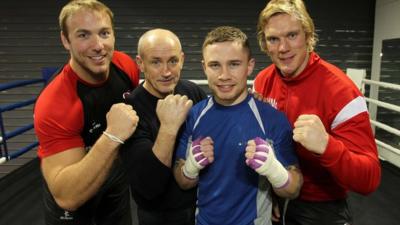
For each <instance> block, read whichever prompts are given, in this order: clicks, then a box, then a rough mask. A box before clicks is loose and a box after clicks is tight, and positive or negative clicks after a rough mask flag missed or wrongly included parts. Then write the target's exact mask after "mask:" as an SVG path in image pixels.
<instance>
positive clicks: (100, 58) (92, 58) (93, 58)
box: [89, 55, 106, 62]
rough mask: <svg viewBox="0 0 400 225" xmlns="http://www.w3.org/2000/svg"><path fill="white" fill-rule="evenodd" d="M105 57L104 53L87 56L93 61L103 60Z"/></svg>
mask: <svg viewBox="0 0 400 225" xmlns="http://www.w3.org/2000/svg"><path fill="white" fill-rule="evenodd" d="M105 57H106V56H105V55H98V56H89V58H90V59H91V60H93V61H95V62H101V61H103V60H104V58H105Z"/></svg>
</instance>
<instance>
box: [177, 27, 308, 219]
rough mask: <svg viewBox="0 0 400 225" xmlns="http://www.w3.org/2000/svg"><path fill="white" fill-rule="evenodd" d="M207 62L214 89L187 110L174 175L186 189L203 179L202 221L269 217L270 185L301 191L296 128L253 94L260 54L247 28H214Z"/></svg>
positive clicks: (286, 192) (288, 192)
mask: <svg viewBox="0 0 400 225" xmlns="http://www.w3.org/2000/svg"><path fill="white" fill-rule="evenodd" d="M202 64H203V69H204V72H205V74H206V75H207V79H208V84H209V88H210V89H211V90H212V92H213V96H211V97H209V98H208V99H206V100H203V101H201V102H199V103H198V104H196V105H195V106H194V107H193V108H192V109H191V111H190V113H189V116H188V118H187V121H186V127H185V131H184V132H183V134H182V136H181V139H180V142H179V146H178V150H177V153H176V159H177V161H176V165H175V170H174V175H175V178H176V180H177V182H178V184H179V185H180V186H181V187H182V188H184V189H186V188H191V187H194V186H195V185H196V184H198V202H197V214H196V222H197V224H198V225H211V224H224V225H228V224H232V225H233V224H234V225H240V224H246V225H248V224H263V225H264V224H271V208H272V204H271V194H270V190H271V186H272V189H273V191H274V192H275V193H276V194H277V195H279V196H281V197H286V198H295V197H296V196H297V195H298V193H299V190H300V187H301V184H302V175H301V173H300V171H299V169H298V167H297V157H296V155H295V153H294V149H293V142H292V128H291V126H290V125H289V122H288V120H287V118H286V117H285V116H284V114H283V113H281V112H279V111H277V110H275V109H274V108H273V107H271V106H270V105H268V104H265V103H264V102H262V101H259V100H257V99H255V98H254V97H253V96H251V95H249V94H248V92H247V77H248V76H249V75H250V74H251V73H252V71H253V68H254V64H255V61H254V59H253V58H252V57H251V51H250V47H249V43H248V40H247V37H246V35H245V34H244V33H243V32H242V31H240V30H239V29H237V28H234V27H226V26H223V27H218V28H216V29H214V30H212V31H211V32H210V33H208V35H207V37H206V39H205V41H204V44H203V61H202Z"/></svg>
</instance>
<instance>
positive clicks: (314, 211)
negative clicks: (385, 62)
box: [253, 0, 381, 225]
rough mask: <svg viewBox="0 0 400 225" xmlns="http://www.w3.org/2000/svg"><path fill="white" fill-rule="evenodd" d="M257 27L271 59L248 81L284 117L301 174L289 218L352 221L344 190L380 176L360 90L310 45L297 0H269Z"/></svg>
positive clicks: (365, 189)
mask: <svg viewBox="0 0 400 225" xmlns="http://www.w3.org/2000/svg"><path fill="white" fill-rule="evenodd" d="M257 31H258V33H257V37H258V41H259V44H260V47H261V49H262V50H263V51H264V52H266V53H267V54H268V55H269V56H270V58H271V60H272V62H273V64H272V65H270V66H268V67H267V68H265V69H264V70H262V71H261V72H260V73H259V74H258V75H257V77H256V79H255V81H254V87H253V88H254V90H255V91H256V92H258V93H259V94H261V95H262V96H263V97H264V98H265V99H267V100H268V101H269V102H270V103H271V104H272V105H273V106H274V107H276V108H277V109H279V110H281V111H283V112H284V113H285V114H286V115H287V116H288V118H289V120H290V122H291V123H292V126H293V128H294V130H293V139H294V140H295V141H296V142H297V144H296V151H297V154H298V157H299V161H300V167H301V170H302V172H303V175H304V184H303V187H302V190H301V192H300V196H299V198H298V199H296V200H293V201H290V202H289V204H288V205H287V212H286V218H285V219H286V224H302V225H303V224H307V225H308V224H315V225H317V224H318V225H321V224H324V225H330V224H332V225H333V224H341V225H343V224H346V223H351V221H352V218H351V213H350V212H349V209H348V205H347V202H346V196H347V192H348V191H354V192H358V193H361V194H369V193H371V192H373V191H374V190H376V188H377V187H378V185H379V183H380V176H381V169H380V163H379V160H378V156H377V148H376V144H375V140H374V135H373V133H372V130H371V125H370V122H369V114H368V111H367V106H366V103H365V100H364V97H363V96H362V94H361V93H360V91H359V90H358V89H357V87H356V86H355V85H354V84H353V83H352V81H351V80H350V79H349V78H348V77H347V76H346V74H344V73H343V72H342V71H341V70H340V69H339V68H337V67H335V66H334V65H331V64H329V63H328V62H326V61H324V60H323V59H321V58H320V57H319V56H318V55H317V54H316V53H315V52H314V46H315V44H316V37H315V30H314V24H313V21H312V19H311V18H310V16H309V14H308V13H307V11H306V8H305V5H304V3H303V2H302V0H290V1H289V0H272V1H270V2H269V3H268V4H267V6H266V7H265V9H263V10H262V11H261V13H260V15H259V20H258V25H257ZM275 212H276V213H275V216H277V217H279V212H278V211H275ZM281 221H282V220H281Z"/></svg>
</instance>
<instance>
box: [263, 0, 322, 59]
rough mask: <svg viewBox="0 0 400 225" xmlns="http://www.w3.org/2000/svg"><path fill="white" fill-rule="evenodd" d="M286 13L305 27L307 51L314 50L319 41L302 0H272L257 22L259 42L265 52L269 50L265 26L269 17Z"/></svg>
mask: <svg viewBox="0 0 400 225" xmlns="http://www.w3.org/2000/svg"><path fill="white" fill-rule="evenodd" d="M280 13H286V14H288V15H291V16H294V17H295V18H296V19H298V20H299V21H300V23H301V25H302V27H303V29H304V32H305V34H306V40H307V51H308V52H312V51H314V48H315V45H316V43H317V41H318V38H317V35H316V33H315V27H314V22H313V20H312V19H311V17H310V15H309V14H308V12H307V9H306V6H305V5H304V2H303V1H302V0H271V1H270V2H268V4H267V6H266V7H265V8H264V9H263V10H262V11H261V12H260V15H259V17H258V24H257V39H258V44H259V45H260V48H261V50H262V51H263V52H267V46H266V40H265V34H264V28H265V26H266V24H267V23H268V21H269V19H270V18H271V17H273V16H274V15H276V14H280Z"/></svg>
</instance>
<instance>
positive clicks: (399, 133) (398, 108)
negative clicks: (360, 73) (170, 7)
mask: <svg viewBox="0 0 400 225" xmlns="http://www.w3.org/2000/svg"><path fill="white" fill-rule="evenodd" d="M362 82H363V84H367V85H371V86H372V85H375V86H378V87H383V88H388V89H392V90H396V91H400V85H398V84H392V83H387V82H380V81H374V80H368V79H362ZM365 100H366V101H367V102H368V103H370V104H374V105H376V106H379V107H382V108H385V109H388V110H392V111H395V112H397V113H400V106H397V105H394V104H390V103H387V102H383V101H379V100H376V99H371V98H367V97H366V98H365ZM371 124H372V125H374V126H376V127H378V128H380V129H382V130H385V131H387V132H389V133H391V134H394V135H396V136H398V137H400V130H398V129H396V128H394V127H391V126H389V125H387V124H384V123H381V122H379V121H376V120H372V119H371ZM375 141H376V144H377V145H378V146H380V147H382V148H384V149H386V150H388V151H390V152H392V153H395V154H396V155H398V156H400V149H398V148H395V147H393V146H391V145H389V144H387V143H385V142H383V141H380V140H378V139H375Z"/></svg>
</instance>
